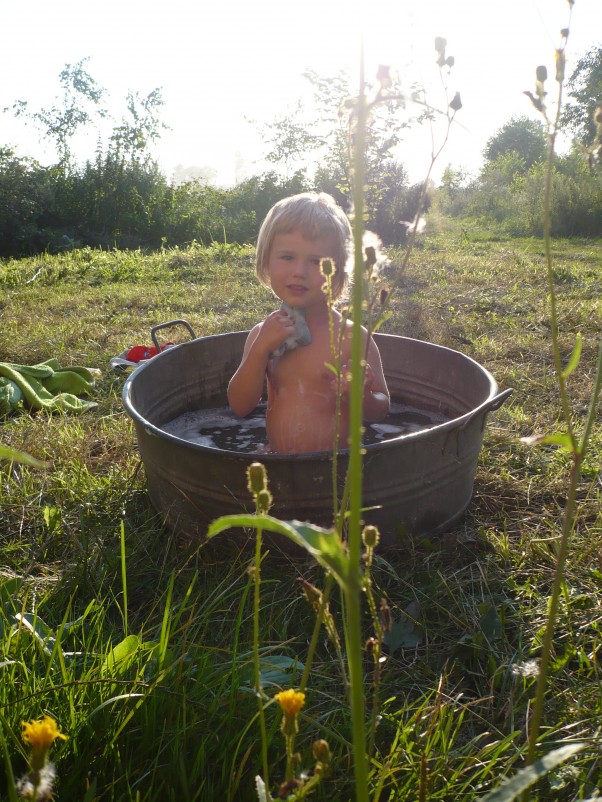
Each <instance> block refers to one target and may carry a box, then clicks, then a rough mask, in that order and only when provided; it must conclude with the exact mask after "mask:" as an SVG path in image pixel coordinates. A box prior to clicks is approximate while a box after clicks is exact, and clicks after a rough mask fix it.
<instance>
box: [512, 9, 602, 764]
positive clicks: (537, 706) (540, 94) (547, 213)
mask: <svg viewBox="0 0 602 802" xmlns="http://www.w3.org/2000/svg"><path fill="white" fill-rule="evenodd" d="M569 7H570V12H569V13H571V12H572V7H573V0H569ZM568 35H569V27H568V26H567V28H565V29H563V31H562V32H561V43H560V45H559V47H558V48H557V49H556V52H555V65H556V74H555V79H556V82H557V85H558V88H557V99H556V110H555V114H554V117H553V119H550V118H549V117H548V113H547V108H546V103H545V96H546V92H545V82H546V79H547V70H546V68H545V67H543V66H540V67H538V68H537V71H536V86H535V96H533V95H531V99H532V102H533V103H534V105H535V106H536V108H537V109H538V110H539V111H540V112H541V114H542V115H543V117H544V120H545V123H546V126H547V137H548V157H547V165H546V181H545V194H544V249H545V259H546V272H547V281H548V294H549V296H548V297H549V309H550V331H551V344H552V354H553V358H554V366H555V370H556V381H557V384H558V392H559V396H560V403H561V408H562V417H563V421H564V425H565V427H566V432H564V433H555V434H551V435H546V436H543V437H537V438H532V439H531V442H533V441H535V442H541V443H550V444H555V445H557V446H559V447H560V448H562V449H564V450H565V451H567V452H568V453H569V454H570V457H571V470H570V476H569V482H568V490H567V499H566V503H565V507H564V514H563V520H562V530H561V534H560V538H559V541H558V544H557V549H556V566H555V572H554V583H553V585H552V592H551V595H550V600H549V607H548V616H547V621H546V627H545V632H544V636H543V642H542V650H541V657H540V666H539V676H538V681H537V690H536V695H535V700H534V704H533V714H532V717H531V722H530V726H529V749H528V759H527V762H528V763H529V764H531V763H533V762H534V760H535V756H536V753H537V743H538V740H539V736H540V730H541V725H542V720H543V707H544V700H545V695H546V687H547V681H548V671H549V664H550V656H551V653H552V643H553V638H554V629H555V625H556V617H557V614H558V606H559V602H560V597H561V593H562V587H563V583H564V577H565V564H566V558H567V551H568V546H569V539H570V535H571V532H572V531H573V527H574V524H575V515H576V497H577V490H578V487H579V482H580V479H581V466H582V464H583V460H584V457H585V452H586V449H587V445H588V441H589V438H590V435H591V431H592V427H593V424H594V420H595V416H596V407H597V403H598V398H599V394H600V386H601V383H602V339H601V340H600V343H599V346H598V361H597V367H596V373H595V379H594V387H593V391H592V396H591V400H590V404H589V409H588V413H587V416H586V418H585V423H584V425H583V430H582V432H581V435H579V434H578V433H577V432H576V430H575V426H574V423H573V414H572V409H571V403H570V398H569V394H568V389H567V379H568V378H569V376H570V375H571V373H572V372H573V371H574V370H575V369H576V368H577V366H578V363H579V359H580V355H581V345H582V343H581V334H578V335H577V337H576V341H575V346H574V348H573V352H572V354H571V356H570V358H569V360H568V363H567V364H566V366H565V367H563V364H562V356H561V353H560V344H559V323H558V299H557V294H556V283H555V275H554V268H553V260H552V247H551V242H552V233H551V221H552V192H553V190H552V179H553V174H554V156H555V144H556V138H557V135H558V132H559V128H560V114H561V109H562V92H563V85H564V78H565V65H566V55H565V49H566V43H567V39H568Z"/></svg>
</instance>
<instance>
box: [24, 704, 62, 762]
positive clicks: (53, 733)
mask: <svg viewBox="0 0 602 802" xmlns="http://www.w3.org/2000/svg"><path fill="white" fill-rule="evenodd" d="M21 726H22V727H23V732H22V733H21V737H22V738H23V743H26V744H29V746H31V758H30V761H29V765H30V768H31V770H32V771H40V770H41V769H43V768H44V765H45V764H46V755H47V754H48V750H49V749H50V747H51V746H52V744H53V743H54V742H55V741H56V739H57V738H62V739H63V740H64V741H66V740H67V736H66V735H63V733H62V732H61V731H60V730H59V728H58V726H57V723H56V721H55V720H54V719H53V718H51V717H50V716H44V718H41V719H38V720H37V721H34V720H32V721H22V722H21Z"/></svg>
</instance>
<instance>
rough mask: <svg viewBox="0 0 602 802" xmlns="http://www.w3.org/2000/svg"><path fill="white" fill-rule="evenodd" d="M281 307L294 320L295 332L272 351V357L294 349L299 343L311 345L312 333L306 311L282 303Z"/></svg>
mask: <svg viewBox="0 0 602 802" xmlns="http://www.w3.org/2000/svg"><path fill="white" fill-rule="evenodd" d="M280 308H281V309H282V311H283V312H286V314H287V315H288V316H289V317H290V318H292V320H293V321H294V323H295V332H294V334H292V335H291V336H290V337H289V338H288V339H287V340H285V341H284V342H283V343H282V345H281V346H280V347H279V348H277V349H276V350H275V351H272V354H271V356H272V357H276V356H282V354H283V353H284V352H285V351H292V349H293V348H296V347H297V346H298V345H309V344H310V342H311V333H310V331H309V328H308V325H307V323H306V322H305V311H304V310H303V309H293V307H292V306H289V305H288V304H282V305H281V306H280Z"/></svg>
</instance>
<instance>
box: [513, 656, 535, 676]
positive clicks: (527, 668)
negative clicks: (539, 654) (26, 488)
mask: <svg viewBox="0 0 602 802" xmlns="http://www.w3.org/2000/svg"><path fill="white" fill-rule="evenodd" d="M510 671H511V672H512V674H513V675H514V676H515V677H525V678H527V677H537V676H539V663H538V662H537V660H525V661H524V662H523V663H513V664H512V665H511V666H510Z"/></svg>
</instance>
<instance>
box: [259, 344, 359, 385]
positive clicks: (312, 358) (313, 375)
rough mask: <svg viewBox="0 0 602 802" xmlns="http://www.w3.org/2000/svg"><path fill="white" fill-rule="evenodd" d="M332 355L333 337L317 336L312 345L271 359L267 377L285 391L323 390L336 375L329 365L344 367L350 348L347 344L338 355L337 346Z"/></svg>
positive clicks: (300, 347)
mask: <svg viewBox="0 0 602 802" xmlns="http://www.w3.org/2000/svg"><path fill="white" fill-rule="evenodd" d="M335 345H336V348H335V351H334V352H333V349H332V348H331V343H330V337H329V336H328V335H327V334H326V336H325V335H323V334H319V335H317V336H316V335H315V334H314V333H312V341H311V343H309V345H303V346H299V347H298V348H295V349H293V350H292V351H286V352H285V353H284V354H283V355H282V356H280V357H278V358H276V359H272V360H271V362H270V365H269V367H268V378H269V380H270V382H271V384H272V387H273V388H274V389H275V390H281V389H283V388H287V387H291V388H295V387H297V388H304V389H305V390H306V391H308V390H309V391H311V390H312V389H313V390H315V391H320V390H321V388H322V387H323V386H324V385H326V384H327V383H329V382H331V381H332V379H334V377H335V374H334V372H333V371H332V369H331V368H329V367H328V365H332V366H337V364H340V365H343V364H345V363H346V361H347V359H348V355H347V354H346V351H347V350H348V348H347V345H346V344H345V343H344V344H343V348H342V353H341V354H340V355H339V354H338V353H337V351H338V343H336V344H335Z"/></svg>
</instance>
